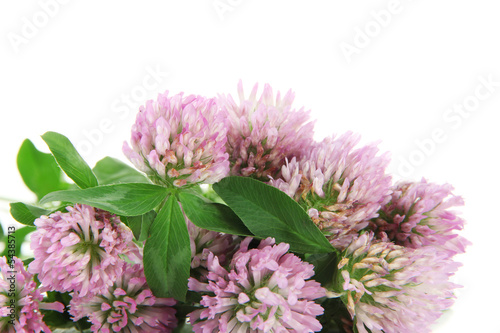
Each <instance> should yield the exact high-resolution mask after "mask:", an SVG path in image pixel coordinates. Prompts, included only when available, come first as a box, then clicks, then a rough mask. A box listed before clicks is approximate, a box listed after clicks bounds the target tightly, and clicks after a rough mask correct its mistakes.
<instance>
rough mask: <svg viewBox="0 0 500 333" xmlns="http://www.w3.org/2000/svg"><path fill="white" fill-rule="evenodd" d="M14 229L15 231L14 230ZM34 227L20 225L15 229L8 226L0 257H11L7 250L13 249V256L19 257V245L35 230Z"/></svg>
mask: <svg viewBox="0 0 500 333" xmlns="http://www.w3.org/2000/svg"><path fill="white" fill-rule="evenodd" d="M11 228H13V229H11ZM14 230H15V231H14ZM35 230H36V228H35V227H28V226H26V227H22V228H19V229H16V228H15V227H9V228H8V230H7V231H8V234H7V235H5V237H6V239H5V241H6V244H5V249H4V250H3V253H2V254H0V257H3V256H9V257H11V253H9V250H14V251H15V254H14V255H15V256H16V257H18V258H20V257H21V246H22V245H23V243H24V239H25V238H26V236H27V235H28V234H29V233H31V232H33V231H35Z"/></svg>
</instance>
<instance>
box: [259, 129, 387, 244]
mask: <svg viewBox="0 0 500 333" xmlns="http://www.w3.org/2000/svg"><path fill="white" fill-rule="evenodd" d="M358 142H359V136H357V135H354V134H353V133H351V132H347V133H346V134H344V135H342V136H341V137H339V138H335V136H332V137H327V138H326V139H324V140H323V141H322V142H319V143H316V144H315V145H313V147H312V148H311V150H310V151H309V152H308V153H307V154H306V155H305V156H303V157H302V159H300V160H299V159H295V158H294V159H292V160H291V161H287V163H286V164H285V165H284V166H283V168H282V170H281V178H279V179H273V180H271V181H270V182H269V183H270V184H271V185H273V186H275V187H277V188H279V189H280V190H282V191H283V192H285V193H287V194H288V195H289V196H290V197H292V198H294V199H295V200H296V201H297V202H298V203H299V204H301V206H302V207H303V208H304V209H305V210H306V211H307V212H308V213H309V216H310V217H311V218H312V220H313V221H314V222H315V223H316V224H317V225H318V227H319V228H320V229H321V230H322V231H323V233H324V234H325V235H326V236H327V238H328V239H329V240H330V243H331V244H332V245H333V246H334V247H336V248H338V249H341V250H343V249H345V247H346V246H348V245H349V244H350V242H351V241H352V240H353V238H354V237H356V236H357V234H358V232H359V231H360V230H362V229H364V228H366V227H367V226H368V225H369V220H370V219H371V218H374V217H376V216H378V213H377V212H378V210H379V209H380V207H381V206H382V205H383V204H385V203H386V202H387V201H388V200H389V199H390V186H391V177H390V176H388V175H387V174H386V173H385V168H386V166H387V165H388V163H389V157H388V155H387V154H383V155H378V148H377V147H376V145H375V144H371V145H368V146H364V147H361V148H358V149H354V148H355V146H356V144H357V143H358Z"/></svg>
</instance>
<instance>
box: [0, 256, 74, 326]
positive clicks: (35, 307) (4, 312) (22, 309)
mask: <svg viewBox="0 0 500 333" xmlns="http://www.w3.org/2000/svg"><path fill="white" fill-rule="evenodd" d="M42 300H43V296H42V294H41V293H40V290H39V289H37V285H36V282H35V281H34V280H33V275H32V274H30V273H28V272H27V271H26V270H25V268H24V265H23V262H22V261H21V259H18V258H16V257H13V258H12V260H10V259H9V260H7V259H6V258H5V257H1V258H0V332H4V333H14V332H18V333H19V332H21V333H33V332H36V333H40V332H42V331H43V332H45V333H50V332H51V330H50V328H49V327H47V325H45V323H44V322H43V314H42V313H41V312H40V310H41V309H44V310H55V311H59V312H63V311H64V305H63V304H61V303H59V302H53V303H42Z"/></svg>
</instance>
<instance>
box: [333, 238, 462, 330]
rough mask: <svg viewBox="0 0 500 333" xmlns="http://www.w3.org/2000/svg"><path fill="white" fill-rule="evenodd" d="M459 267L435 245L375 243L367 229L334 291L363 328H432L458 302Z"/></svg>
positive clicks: (347, 257) (348, 252) (341, 269)
mask: <svg viewBox="0 0 500 333" xmlns="http://www.w3.org/2000/svg"><path fill="white" fill-rule="evenodd" d="M458 266H459V264H458V263H455V262H453V261H451V260H449V259H448V258H447V257H446V256H445V255H444V254H443V253H441V252H438V251H436V250H435V249H434V248H432V247H423V248H419V249H411V248H407V247H403V246H399V245H395V244H393V243H387V242H380V241H379V242H375V243H373V233H364V234H362V235H361V236H360V237H359V238H358V239H356V240H354V241H353V242H352V243H351V244H350V245H349V247H348V248H347V249H346V250H345V251H344V253H343V259H342V260H340V262H339V264H338V272H337V274H336V281H335V284H336V287H335V288H334V290H333V291H334V292H336V293H338V294H339V295H340V297H341V299H342V301H343V302H344V303H345V305H346V306H347V310H348V311H349V313H350V315H351V316H352V319H353V320H354V326H356V328H357V331H358V332H360V333H367V332H372V333H381V332H385V333H400V332H418V333H419V332H429V325H431V324H432V323H433V322H434V321H435V320H436V319H438V318H439V317H440V316H441V314H442V312H443V311H444V310H446V309H448V308H449V307H450V306H451V305H452V304H453V299H454V295H453V289H454V288H456V287H458V286H457V285H455V284H453V283H451V282H450V281H449V278H450V276H451V275H453V273H454V272H455V270H456V269H457V267H458ZM368 330H369V331H368Z"/></svg>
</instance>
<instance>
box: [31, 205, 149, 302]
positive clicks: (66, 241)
mask: <svg viewBox="0 0 500 333" xmlns="http://www.w3.org/2000/svg"><path fill="white" fill-rule="evenodd" d="M66 209H67V210H68V211H67V212H66V213H62V212H56V213H53V214H51V215H50V216H42V217H40V218H38V219H36V220H35V222H34V223H35V225H36V226H37V230H36V231H35V232H34V233H33V235H32V236H31V249H32V250H33V252H34V255H35V260H34V261H32V262H31V263H30V264H29V271H30V272H31V273H33V274H35V273H36V274H38V279H39V280H40V282H41V283H42V285H43V288H45V290H55V291H59V292H71V291H77V292H78V293H80V294H81V295H82V296H84V295H86V294H87V293H98V292H100V291H101V290H102V289H105V288H107V287H108V286H109V285H112V283H113V282H112V281H113V280H115V279H116V278H117V277H118V276H120V275H121V274H122V267H123V264H124V260H123V259H122V258H121V257H120V256H121V255H126V256H128V257H129V259H131V260H138V257H139V256H140V254H139V249H138V248H137V246H136V245H135V244H134V243H133V242H132V239H133V234H132V232H131V231H130V229H129V228H128V227H127V226H126V225H125V224H123V223H122V222H121V221H120V219H119V217H117V216H116V215H112V214H111V213H109V212H106V211H103V210H100V209H96V208H93V207H90V206H87V205H75V206H74V207H67V208H66Z"/></svg>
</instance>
